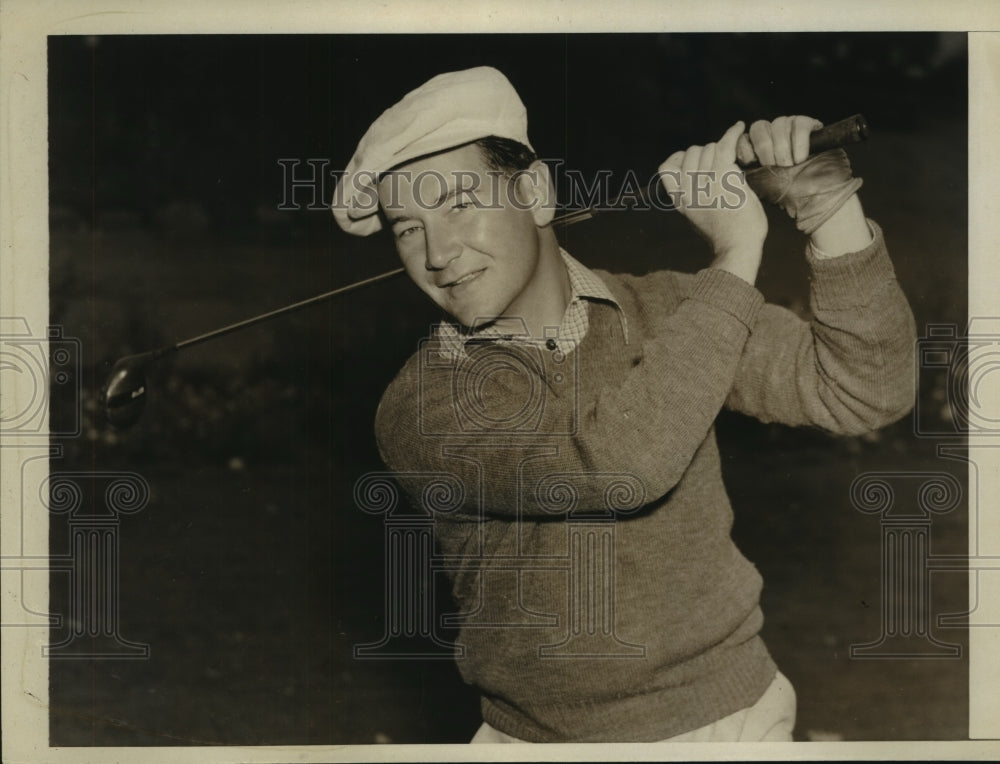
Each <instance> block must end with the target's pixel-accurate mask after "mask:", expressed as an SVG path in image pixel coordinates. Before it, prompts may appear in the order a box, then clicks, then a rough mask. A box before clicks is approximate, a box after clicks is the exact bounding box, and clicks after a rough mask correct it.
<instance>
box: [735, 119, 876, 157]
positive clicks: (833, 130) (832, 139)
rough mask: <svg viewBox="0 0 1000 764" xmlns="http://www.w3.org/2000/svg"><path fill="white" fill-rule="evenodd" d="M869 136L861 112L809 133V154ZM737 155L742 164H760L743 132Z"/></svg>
mask: <svg viewBox="0 0 1000 764" xmlns="http://www.w3.org/2000/svg"><path fill="white" fill-rule="evenodd" d="M866 138H868V121H867V120H866V119H865V118H864V116H863V115H861V114H855V115H854V116H851V117H848V118H847V119H842V120H840V121H839V122H834V123H833V124H832V125H826V126H825V127H821V128H820V129H819V130H814V131H813V132H812V133H810V134H809V154H810V155H812V154H819V153H820V152H822V151H829V150H830V149H839V148H843V147H844V146H850V145H851V144H852V143H861V141H863V140H865V139H866ZM736 157H737V161H738V162H739V163H740V165H741V166H743V167H746V168H749V167H756V166H758V164H759V163H758V162H757V159H756V155H755V154H754V151H753V147H752V145H751V144H750V137H749V136H748V135H746V134H743V135H741V136H740V137H739V140H738V141H737V142H736Z"/></svg>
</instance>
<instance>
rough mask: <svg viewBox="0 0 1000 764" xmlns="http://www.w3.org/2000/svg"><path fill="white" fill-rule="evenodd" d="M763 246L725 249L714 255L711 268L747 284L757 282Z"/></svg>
mask: <svg viewBox="0 0 1000 764" xmlns="http://www.w3.org/2000/svg"><path fill="white" fill-rule="evenodd" d="M763 255H764V248H763V246H757V247H746V248H742V247H741V248H739V249H727V250H724V251H721V252H716V253H715V259H714V260H713V261H712V264H711V267H712V268H717V269H719V270H722V271H727V272H729V273H731V274H733V275H734V276H739V277H740V278H741V279H743V280H744V281H746V282H747V283H748V284H751V285H752V284H754V283H755V282H756V281H757V271H758V270H760V263H761V260H762V259H763Z"/></svg>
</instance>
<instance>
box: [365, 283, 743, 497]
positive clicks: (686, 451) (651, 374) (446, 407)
mask: <svg viewBox="0 0 1000 764" xmlns="http://www.w3.org/2000/svg"><path fill="white" fill-rule="evenodd" d="M655 283H659V284H665V283H666V282H665V281H659V282H655ZM688 286H689V289H687V290H686V292H685V294H684V295H683V299H680V300H679V303H676V309H675V310H673V311H669V310H667V309H666V308H664V310H663V311H662V315H656V317H655V319H650V321H651V322H653V323H655V326H654V327H653V328H652V329H651V330H649V331H643V332H641V335H642V336H641V338H636V341H637V342H640V341H641V347H640V348H638V349H637V352H635V351H633V352H632V354H631V356H629V357H625V356H626V354H625V352H624V351H622V350H620V349H619V351H618V352H619V355H620V356H621V357H618V358H614V357H612V355H613V353H610V352H609V354H608V357H607V358H603V357H601V358H589V357H583V358H581V359H579V364H578V365H577V366H576V369H577V370H578V371H579V372H580V374H579V378H578V379H575V380H572V379H569V380H567V379H564V380H563V382H562V383H561V384H559V385H555V384H551V383H550V381H551V379H553V378H554V377H555V373H556V372H554V370H552V369H548V368H546V370H545V372H544V373H543V375H542V376H543V377H544V378H545V380H546V383H547V384H548V388H547V390H546V393H547V397H546V399H545V401H544V403H545V405H544V411H543V412H542V413H543V417H542V419H541V420H540V421H539V422H538V423H537V426H534V425H533V427H532V428H530V432H526V431H525V430H523V429H522V430H518V431H512V430H503V429H502V428H497V429H490V428H481V427H480V428H478V429H477V428H476V427H475V426H474V425H476V422H471V425H473V426H472V427H471V428H470V422H469V421H465V422H464V423H463V421H462V411H461V408H462V407H461V406H460V405H459V406H457V405H456V397H461V396H463V395H465V394H466V393H467V389H468V388H467V387H466V382H461V380H463V379H464V380H466V381H467V380H468V379H470V378H471V377H470V375H467V374H466V375H464V376H463V373H460V372H459V371H458V370H456V369H455V368H453V367H452V368H449V364H447V363H441V364H437V365H436V364H433V363H429V362H428V359H427V358H422V359H420V361H419V362H415V361H413V360H412V359H411V362H410V363H408V364H407V367H406V368H404V370H403V371H402V372H401V373H400V375H399V376H398V377H397V379H396V380H395V381H394V382H393V384H392V385H391V386H390V388H389V389H388V390H387V392H386V394H385V395H384V396H383V399H382V402H381V404H380V406H379V411H378V415H377V417H376V435H377V440H378V444H379V449H380V451H381V454H382V457H383V459H384V461H385V463H386V464H387V466H388V467H389V468H390V469H391V470H393V471H394V472H396V473H397V475H398V476H399V480H400V482H401V483H402V484H403V486H404V488H405V489H406V491H407V493H408V494H409V495H411V496H418V495H420V492H421V490H422V489H421V483H422V481H424V480H425V478H424V477H423V476H425V475H427V474H431V473H450V474H451V475H453V476H455V477H457V478H458V480H460V481H461V484H462V486H463V491H464V495H465V496H466V504H467V506H465V509H466V510H473V509H475V508H479V509H481V510H482V511H485V513H486V514H501V515H515V514H519V515H531V516H544V515H551V514H564V513H565V512H567V511H570V510H572V509H587V510H602V509H608V508H614V509H625V508H635V507H638V506H642V505H643V504H645V503H648V502H649V501H652V500H654V499H656V498H659V497H661V496H663V495H665V494H666V493H667V492H669V491H670V490H671V489H672V488H673V487H674V486H675V485H676V484H677V482H678V481H679V480H680V478H681V476H682V475H683V474H684V471H685V470H686V469H687V467H688V465H689V464H690V463H691V460H692V459H693V458H694V455H695V453H696V452H697V450H698V449H699V448H700V447H701V446H702V444H703V442H704V441H705V438H706V436H707V435H708V432H709V430H710V429H711V427H712V424H713V422H714V421H715V418H716V417H717V416H718V413H719V411H720V409H721V408H722V406H723V404H724V402H725V400H726V397H727V395H728V394H729V392H730V390H731V389H732V386H733V383H734V379H735V376H736V373H737V369H738V366H739V361H740V357H741V355H742V353H743V349H744V347H745V345H746V342H747V338H748V336H749V335H750V327H751V326H754V325H755V324H756V323H757V321H758V313H759V311H760V309H761V306H762V304H763V297H762V296H761V295H760V293H759V292H758V291H757V290H756V289H755V288H753V287H752V286H751V285H749V284H747V283H746V282H744V281H742V280H741V279H739V278H738V277H736V276H733V275H732V274H729V273H727V272H725V271H722V270H718V269H713V268H708V269H704V270H702V271H700V272H699V273H698V274H696V275H695V276H693V277H692V280H691V281H690V283H689V285H688ZM674 297H675V298H676V295H674ZM649 299H650V300H651V301H655V295H654V296H652V297H650V298H649ZM591 328H592V330H596V329H595V327H591ZM636 329H638V327H636ZM637 333H639V332H637ZM630 341H632V337H631V336H630ZM588 347H591V344H590V343H586V344H585V345H583V346H581V348H580V351H579V352H580V353H581V354H583V355H585V353H586V348H588ZM422 352H424V353H426V352H427V348H424V349H423V351H422ZM439 366H440V368H438V367H439ZM474 366H475V360H473V361H472V362H471V363H470V364H469V367H470V368H472V367H474ZM609 366H613V367H616V370H615V371H614V372H611V371H604V369H605V368H606V367H609ZM570 371H571V370H570V369H568V368H565V367H564V368H562V369H561V370H559V371H558V372H557V373H558V374H563V375H565V374H568V373H570ZM505 379H506V380H507V382H506V383H505V382H504V380H505ZM456 380H459V381H460V382H461V383H460V384H459V385H458V387H456ZM518 381H523V375H518V374H515V373H510V374H507V375H503V374H498V375H496V381H495V384H496V385H501V386H502V385H503V384H509V385H510V386H511V390H509V391H507V392H508V393H509V394H507V393H504V392H503V391H502V390H501V391H498V390H496V389H494V390H493V391H492V395H491V396H478V393H477V397H476V398H475V402H476V403H477V405H482V406H485V407H486V408H487V409H489V407H490V406H491V405H494V404H492V403H491V402H490V401H494V402H495V406H496V408H495V410H492V411H488V415H487V416H480V418H479V423H480V424H481V423H482V422H483V421H484V420H486V421H495V422H506V421H509V419H507V418H505V417H507V416H508V414H509V412H510V410H511V409H510V405H509V401H510V400H514V399H516V398H517V396H516V395H515V393H514V391H513V386H514V385H515V384H516V383H518ZM482 413H483V411H480V414H482ZM466 419H468V418H466ZM622 477H625V478H626V480H625V482H626V483H627V484H628V485H627V486H626V488H625V490H624V491H618V492H617V493H616V492H614V491H612V492H611V493H609V488H610V487H612V486H614V485H615V484H616V483H615V481H616V480H617V479H619V478H622ZM610 504H614V506H613V507H612V506H610Z"/></svg>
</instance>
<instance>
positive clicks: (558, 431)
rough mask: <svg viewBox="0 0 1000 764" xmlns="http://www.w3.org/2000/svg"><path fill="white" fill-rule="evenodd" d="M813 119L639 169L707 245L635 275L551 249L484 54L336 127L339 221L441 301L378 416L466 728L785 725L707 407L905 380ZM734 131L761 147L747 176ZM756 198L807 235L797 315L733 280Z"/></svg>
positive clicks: (779, 403) (510, 105)
mask: <svg viewBox="0 0 1000 764" xmlns="http://www.w3.org/2000/svg"><path fill="white" fill-rule="evenodd" d="M819 126H820V125H819V123H818V122H816V121H815V120H813V119H810V118H805V117H788V118H785V117H782V118H778V119H775V120H774V121H773V122H758V123H754V124H753V125H751V126H750V127H749V130H748V131H746V130H745V126H744V125H743V123H736V124H735V125H733V126H732V127H731V128H729V129H728V130H726V132H725V134H724V135H722V137H721V138H720V139H719V140H718V141H717V142H715V143H708V144H706V145H703V146H691V147H690V148H688V149H687V150H685V151H678V152H676V153H674V154H672V155H670V156H669V157H668V158H667V159H666V161H665V162H664V163H663V164H662V165H661V166H660V167H659V176H660V182H661V183H662V186H660V187H659V188H658V189H657V190H658V192H659V193H661V194H662V198H668V197H669V198H670V199H672V200H674V202H675V207H676V209H677V210H679V212H680V213H681V214H682V215H684V216H685V218H687V220H688V221H689V222H690V223H691V224H692V225H693V226H694V227H695V228H696V230H697V231H698V232H699V233H700V234H701V235H702V237H703V238H704V239H705V240H706V242H707V243H708V245H709V248H710V250H711V259H710V262H709V263H708V264H707V266H706V267H705V268H703V269H702V270H700V271H698V272H697V273H694V274H688V273H678V272H672V271H669V270H660V271H657V272H653V273H649V274H647V275H644V276H633V275H625V274H615V273H609V272H605V271H594V270H590V269H588V268H586V267H584V266H583V265H582V264H581V263H579V262H578V261H576V260H575V259H573V257H572V256H571V255H570V253H568V252H566V251H565V250H563V249H562V248H561V247H560V245H559V241H558V239H557V235H556V231H555V230H554V228H553V226H552V225H551V223H552V220H553V216H554V206H555V202H554V198H555V189H554V187H553V180H552V178H551V176H550V173H549V170H548V168H547V167H546V165H545V164H544V163H543V162H541V161H539V160H538V159H537V158H536V155H535V152H534V150H533V149H532V147H531V144H530V142H529V139H528V123H527V115H526V111H525V107H524V105H523V104H522V102H521V100H520V98H519V97H518V94H517V93H516V92H515V90H514V88H513V87H512V86H511V84H510V83H509V82H508V80H507V79H506V78H505V77H504V76H503V75H502V74H501V73H500V72H498V71H496V70H495V69H492V68H489V67H480V68H475V69H469V70H466V71H458V72H450V73H446V74H441V75H439V76H437V77H434V78H433V79H431V80H430V81H428V82H427V83H425V84H424V85H422V86H421V87H419V88H417V89H416V90H414V91H412V92H411V93H409V94H408V95H406V96H405V97H404V98H403V99H402V100H401V101H399V102H398V103H397V104H395V105H394V106H392V107H391V108H389V109H388V110H387V111H385V112H384V113H383V114H382V115H381V116H380V117H379V118H378V119H377V120H376V121H375V122H374V123H373V124H372V125H371V127H370V128H369V130H368V131H367V133H366V134H365V135H364V137H363V138H362V139H361V141H360V143H359V144H358V147H357V150H356V153H355V154H354V156H353V157H352V158H351V160H350V162H349V164H348V166H347V169H346V172H345V173H344V176H343V177H342V178H341V179H340V182H339V183H338V186H337V190H336V193H335V198H334V203H333V211H334V215H335V217H336V220H337V222H338V223H339V224H340V226H341V227H342V228H343V229H344V230H346V231H348V232H351V233H355V234H359V235H368V234H372V233H374V232H376V231H379V230H383V231H385V232H386V233H387V234H388V235H389V236H391V237H392V239H393V241H394V243H395V247H396V249H397V251H398V253H399V256H400V258H401V260H402V264H403V266H404V267H405V269H406V272H407V274H408V275H409V277H410V278H411V279H412V280H413V282H414V283H415V284H416V285H417V287H418V288H420V289H421V290H423V291H424V292H425V293H426V294H427V296H428V297H430V299H431V300H433V301H434V302H435V303H436V304H437V305H438V306H440V307H441V309H442V310H443V312H444V313H445V314H446V316H445V318H444V319H443V320H442V322H441V323H440V325H438V326H437V327H436V328H435V330H434V331H433V333H432V335H431V337H430V338H429V339H427V340H426V341H425V342H423V343H422V344H421V347H420V348H419V349H418V352H416V353H415V354H414V355H413V357H412V358H411V359H410V360H409V361H408V362H407V363H406V365H405V366H404V367H403V369H402V370H401V371H400V372H399V374H398V375H397V377H396V378H395V379H394V380H393V382H392V383H391V384H390V385H389V387H388V389H387V390H386V391H385V393H384V396H383V398H382V400H381V403H380V405H379V410H378V414H377V417H376V422H375V433H376V437H377V441H378V445H379V449H380V452H381V454H382V457H383V459H384V460H385V463H386V465H387V466H388V467H389V469H390V470H392V471H393V472H394V473H395V474H396V475H397V476H398V480H399V482H400V484H401V485H402V487H403V489H404V490H405V491H406V492H407V493H408V494H409V495H410V497H411V499H412V501H413V503H414V504H416V505H418V506H421V507H423V508H425V509H426V510H427V511H428V512H429V513H433V514H434V517H435V537H436V543H437V545H438V547H439V554H440V555H441V559H444V560H447V561H449V565H450V568H449V572H450V575H451V580H452V590H453V593H454V598H455V601H456V603H457V605H458V608H459V614H458V616H457V620H456V623H458V624H460V632H459V637H458V644H460V645H461V647H462V652H461V655H460V660H459V661H458V665H459V669H460V671H461V673H462V675H463V677H464V679H465V680H466V681H467V682H469V683H471V684H472V685H474V686H475V687H476V688H477V689H478V691H479V693H480V695H481V709H482V714H483V719H484V723H483V725H482V727H481V728H480V729H479V731H478V732H477V733H476V735H475V737H474V738H473V742H586V741H599V742H613V741H633V742H643V741H660V740H678V741H749V740H769V741H788V740H791V739H792V738H791V734H792V728H793V725H794V719H795V693H794V691H793V689H792V687H791V685H790V683H789V682H788V680H787V679H786V678H785V677H784V676H783V675H782V674H781V673H780V672H779V671H778V670H777V666H776V664H775V662H774V660H773V659H772V657H771V656H770V655H769V653H768V650H767V648H766V647H765V645H764V643H763V641H762V640H761V638H760V636H759V632H760V629H761V625H762V622H763V615H762V613H761V609H760V605H759V597H760V592H761V586H762V581H761V578H760V576H759V574H758V572H757V570H756V568H755V567H754V565H753V564H751V563H750V562H749V561H748V560H746V559H745V558H744V557H743V556H742V555H741V554H740V552H739V550H738V549H737V548H736V547H735V545H734V543H733V541H732V539H731V537H730V529H731V525H732V510H731V507H730V503H729V500H728V498H727V495H726V490H725V487H724V486H723V482H722V475H721V469H720V457H719V451H718V448H717V445H716V438H715V434H714V429H713V423H714V421H715V419H716V417H717V415H718V414H719V412H720V410H721V409H722V408H723V407H727V408H729V409H733V410H736V411H739V412H743V413H745V414H747V415H750V416H753V417H756V418H757V419H759V420H762V421H764V422H782V423H786V424H789V425H801V426H814V427H819V428H822V429H824V430H827V431H830V432H835V433H844V434H860V433H864V432H868V431H871V430H873V429H875V428H879V427H882V426H885V425H887V424H889V423H891V422H893V421H895V420H897V419H899V418H900V417H902V416H903V415H904V414H905V413H906V412H907V411H909V410H910V408H911V405H912V400H913V380H912V371H911V370H912V368H913V362H912V353H913V348H914V342H915V328H914V322H913V317H912V314H911V311H910V308H909V306H908V303H907V301H906V298H905V297H904V295H903V294H902V292H901V291H900V288H899V286H898V284H897V282H896V279H895V276H894V272H893V266H892V263H891V262H890V260H889V256H888V254H887V251H886V244H885V241H884V239H883V234H882V231H881V229H880V228H879V227H878V225H877V224H876V223H874V222H873V221H870V220H867V219H866V218H865V215H864V214H863V212H862V207H861V203H860V201H859V200H858V196H857V191H858V188H859V187H860V186H861V180H860V179H858V178H855V177H854V176H853V174H852V171H851V167H850V165H849V163H848V161H847V158H846V155H845V154H844V153H843V151H842V150H835V151H831V152H824V153H822V154H819V155H817V156H814V157H809V156H808V138H809V133H810V132H811V131H812V130H814V129H816V128H817V127H819ZM745 132H746V134H747V135H748V138H741V137H740V136H742V135H743V134H744V133H745ZM737 152H739V158H740V159H741V160H742V161H745V160H748V159H756V161H758V162H759V163H760V164H761V165H762V168H761V169H759V170H756V171H754V173H753V183H752V184H751V183H749V182H748V178H749V176H747V179H745V176H744V175H743V174H741V173H740V172H739V170H738V167H737V165H736V160H737V157H738V153H737ZM654 187H655V186H654ZM761 198H763V200H764V201H769V202H774V203H777V204H779V205H780V206H781V207H782V208H783V209H784V210H786V211H787V212H788V213H789V215H790V216H791V217H792V218H793V219H794V221H795V225H796V226H797V227H798V228H799V229H800V230H802V231H803V232H804V233H805V234H806V235H807V236H808V244H807V245H806V251H805V257H806V259H807V261H808V264H809V268H810V273H811V276H810V277H811V294H810V308H811V313H812V319H811V320H809V321H806V320H802V319H800V318H799V317H797V316H796V315H794V314H793V313H791V312H790V311H788V310H785V309H783V308H781V307H778V306H775V305H771V304H766V303H765V301H764V298H763V297H762V295H761V294H760V292H759V291H758V290H757V289H756V288H755V287H754V281H755V278H756V275H757V271H758V268H759V266H760V263H761V257H762V251H763V245H764V240H765V236H766V234H767V220H766V217H765V214H764V211H763V208H762V206H761ZM613 258H614V253H613V252H611V253H609V255H608V259H609V260H612V259H613ZM667 258H669V246H668V244H667V243H664V259H665V260H666V259H667ZM429 474H441V475H448V476H452V477H454V478H455V479H456V480H457V481H458V482H459V484H460V486H461V489H460V491H459V492H458V495H459V497H460V499H461V501H460V506H457V507H454V506H452V507H448V508H447V511H441V508H440V506H439V505H438V504H436V503H435V500H434V497H433V496H432V495H430V494H429V493H428V492H427V491H425V490H423V488H422V486H425V485H426V476H427V475H429ZM818 511H822V509H821V508H818ZM581 523H583V524H584V525H586V524H587V523H589V525H586V527H587V528H589V529H590V530H588V531H587V533H580V532H579V529H580V528H581V527H584V526H583V525H581ZM581 560H584V561H586V560H590V561H591V562H593V561H595V560H597V561H598V562H599V564H592V565H590V567H587V566H586V565H583V567H581V566H580V565H581V564H582V563H581V564H578V563H580V561H581ZM581 571H583V572H582V573H581Z"/></svg>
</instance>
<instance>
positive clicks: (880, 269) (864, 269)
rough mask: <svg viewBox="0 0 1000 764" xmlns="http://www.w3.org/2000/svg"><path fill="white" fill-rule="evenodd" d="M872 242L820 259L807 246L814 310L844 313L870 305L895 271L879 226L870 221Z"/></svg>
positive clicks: (892, 277)
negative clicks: (863, 246)
mask: <svg viewBox="0 0 1000 764" xmlns="http://www.w3.org/2000/svg"><path fill="white" fill-rule="evenodd" d="M868 225H869V226H870V227H871V230H872V234H873V237H872V241H871V243H870V244H869V245H868V246H867V247H865V248H864V249H861V250H858V251H857V252H849V253H847V254H844V255H840V256H838V257H830V258H819V257H816V255H814V254H813V252H812V250H811V247H806V260H807V261H808V263H809V267H810V269H811V271H812V274H811V278H812V293H813V301H814V309H816V310H847V309H852V308H858V307H863V306H866V305H870V304H871V302H872V300H873V299H877V296H878V294H879V293H880V292H881V291H882V290H883V289H884V287H885V284H886V283H887V282H890V281H893V280H895V278H896V272H895V270H894V269H893V267H892V261H891V260H890V259H889V253H888V251H887V250H886V246H885V236H884V234H883V233H882V229H881V228H880V227H879V225H878V224H877V223H876V222H875V221H873V220H869V221H868Z"/></svg>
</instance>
